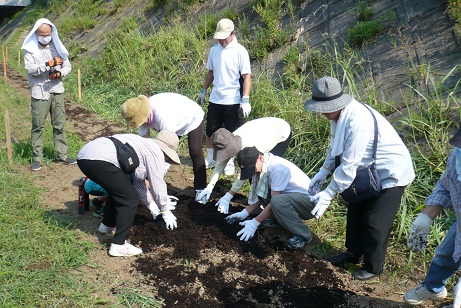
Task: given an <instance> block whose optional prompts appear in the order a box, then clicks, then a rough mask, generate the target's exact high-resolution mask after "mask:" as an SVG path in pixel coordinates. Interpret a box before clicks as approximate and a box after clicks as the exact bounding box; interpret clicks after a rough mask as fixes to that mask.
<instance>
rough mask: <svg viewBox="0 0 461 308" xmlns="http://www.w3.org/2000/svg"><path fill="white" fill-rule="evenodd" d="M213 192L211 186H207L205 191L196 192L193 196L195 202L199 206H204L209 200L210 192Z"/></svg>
mask: <svg viewBox="0 0 461 308" xmlns="http://www.w3.org/2000/svg"><path fill="white" fill-rule="evenodd" d="M212 191H213V186H212V185H210V184H208V186H207V187H206V188H205V189H202V190H197V192H196V194H195V201H197V202H198V203H201V204H206V203H207V202H208V200H210V196H211V192H212Z"/></svg>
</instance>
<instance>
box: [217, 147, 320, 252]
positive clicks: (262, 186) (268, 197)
mask: <svg viewBox="0 0 461 308" xmlns="http://www.w3.org/2000/svg"><path fill="white" fill-rule="evenodd" d="M237 162H238V165H239V167H240V179H241V180H247V179H250V178H251V186H250V193H249V197H248V206H246V207H245V209H243V210H242V211H240V212H238V213H235V214H232V215H229V216H227V217H226V221H227V222H228V223H233V222H235V221H242V222H241V223H240V225H242V226H244V228H243V229H242V230H240V231H239V232H238V233H237V236H241V237H240V240H244V241H248V240H249V239H250V238H252V237H253V236H254V234H255V232H256V229H257V228H258V227H259V225H260V224H261V223H263V222H264V221H265V220H266V219H268V218H269V217H270V216H271V215H272V214H273V216H274V217H275V219H276V220H277V222H278V223H279V224H280V225H281V226H282V227H283V228H285V229H286V230H288V231H290V232H291V233H292V237H291V238H289V239H288V241H287V242H286V244H287V245H288V247H289V248H293V249H301V248H303V247H304V246H305V245H306V244H308V243H309V242H310V241H311V240H312V232H311V230H310V229H309V227H308V226H307V225H306V224H305V223H304V222H303V220H308V219H312V218H314V216H313V215H312V213H311V211H312V209H313V208H314V203H313V202H311V200H310V197H309V191H308V189H309V183H310V179H309V177H308V176H307V175H306V174H305V173H304V172H303V171H302V170H301V169H300V168H298V167H297V166H296V165H295V164H293V163H292V162H290V161H288V160H286V159H284V158H282V157H279V156H276V155H273V154H271V153H262V152H260V151H259V150H258V149H257V148H256V147H254V146H253V147H245V148H243V149H242V150H241V151H239V152H238V154H237ZM260 206H263V207H264V209H263V210H262V211H261V213H259V214H258V215H257V216H256V217H254V218H253V219H250V220H246V219H247V217H248V216H249V215H250V214H251V213H253V212H255V211H256V210H257V209H259V208H260Z"/></svg>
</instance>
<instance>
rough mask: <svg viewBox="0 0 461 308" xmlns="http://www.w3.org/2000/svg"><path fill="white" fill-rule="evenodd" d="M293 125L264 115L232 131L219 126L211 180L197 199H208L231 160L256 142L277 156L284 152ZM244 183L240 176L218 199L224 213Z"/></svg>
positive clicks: (215, 138)
mask: <svg viewBox="0 0 461 308" xmlns="http://www.w3.org/2000/svg"><path fill="white" fill-rule="evenodd" d="M291 136H292V133H291V127H290V124H288V122H286V121H285V120H283V119H280V118H275V117H264V118H259V119H255V120H251V121H248V122H246V123H245V124H243V125H242V126H240V127H239V128H237V129H236V130H235V131H234V132H233V133H231V132H230V131H228V130H227V129H225V128H220V129H218V130H217V131H215V132H214V133H213V135H211V143H212V144H213V148H214V156H213V159H214V160H215V161H216V166H215V168H214V170H213V173H212V174H211V176H210V182H209V183H208V185H207V187H206V189H204V190H203V191H201V192H200V193H199V194H197V196H196V199H195V200H196V201H197V202H201V203H207V202H208V200H209V198H210V195H211V192H212V191H213V188H214V186H215V185H216V183H217V182H218V180H219V177H220V176H221V174H222V173H223V171H224V169H225V167H226V166H227V164H228V162H229V160H231V159H233V158H234V157H235V156H236V155H237V154H238V152H239V151H240V150H241V149H243V148H245V147H250V146H255V147H256V148H258V150H260V151H262V152H263V153H267V152H270V153H272V154H274V155H277V156H283V154H284V153H285V151H286V150H287V148H288V146H289V144H290V141H291ZM243 184H245V181H242V180H240V179H239V178H238V177H237V178H236V179H235V181H234V184H233V185H232V188H231V189H230V190H229V192H227V193H226V194H225V195H224V196H223V197H222V198H221V199H219V201H218V202H217V203H216V206H217V208H218V211H219V212H221V213H223V214H228V213H229V203H230V201H231V200H232V198H233V197H234V195H235V194H236V193H238V192H239V191H240V189H241V188H242V187H243Z"/></svg>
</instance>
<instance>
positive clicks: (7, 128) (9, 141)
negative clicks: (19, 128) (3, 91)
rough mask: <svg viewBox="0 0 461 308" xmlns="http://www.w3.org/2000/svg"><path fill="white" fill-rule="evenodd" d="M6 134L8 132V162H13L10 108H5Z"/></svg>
mask: <svg viewBox="0 0 461 308" xmlns="http://www.w3.org/2000/svg"><path fill="white" fill-rule="evenodd" d="M5 134H6V149H7V153H8V163H9V164H10V165H12V164H13V150H12V149H11V134H10V117H9V115H8V109H5Z"/></svg>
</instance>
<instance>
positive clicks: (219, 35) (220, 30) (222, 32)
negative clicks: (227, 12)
mask: <svg viewBox="0 0 461 308" xmlns="http://www.w3.org/2000/svg"><path fill="white" fill-rule="evenodd" d="M232 31H234V23H233V22H232V20H230V19H227V18H224V19H221V20H220V21H219V22H218V24H217V25H216V32H215V33H214V35H213V38H214V39H216V40H224V39H226V38H227V37H228V36H229V35H230V34H231V33H232Z"/></svg>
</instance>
